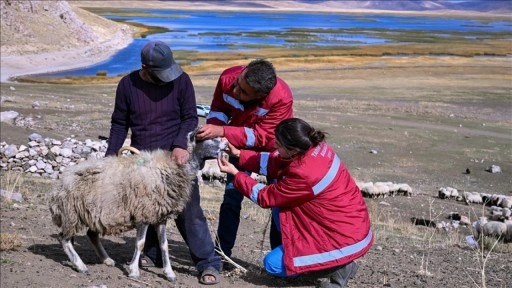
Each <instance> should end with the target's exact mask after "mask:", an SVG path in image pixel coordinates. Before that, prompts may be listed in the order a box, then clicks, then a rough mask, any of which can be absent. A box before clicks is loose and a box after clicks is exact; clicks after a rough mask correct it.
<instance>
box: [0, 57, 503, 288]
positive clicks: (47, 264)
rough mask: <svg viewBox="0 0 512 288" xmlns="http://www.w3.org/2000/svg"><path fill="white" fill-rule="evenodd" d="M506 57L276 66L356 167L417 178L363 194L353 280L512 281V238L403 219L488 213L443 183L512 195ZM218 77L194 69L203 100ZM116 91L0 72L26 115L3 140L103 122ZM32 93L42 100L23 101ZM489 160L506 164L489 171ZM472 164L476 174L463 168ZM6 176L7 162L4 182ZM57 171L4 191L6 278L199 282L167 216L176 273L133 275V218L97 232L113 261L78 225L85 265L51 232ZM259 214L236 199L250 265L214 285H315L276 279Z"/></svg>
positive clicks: (115, 283) (363, 177) (207, 202)
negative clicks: (440, 194)
mask: <svg viewBox="0 0 512 288" xmlns="http://www.w3.org/2000/svg"><path fill="white" fill-rule="evenodd" d="M510 61H511V60H510V58H498V59H494V58H472V59H469V58H468V59H466V58H463V59H461V58H456V57H454V58H450V59H448V58H443V59H441V58H435V57H432V58H429V57H426V58H419V59H418V58H415V59H408V60H407V59H380V58H379V59H377V60H375V61H373V62H372V61H362V62H361V63H364V64H361V65H358V64H351V65H346V66H343V67H332V68H329V69H309V68H307V67H282V66H279V67H277V68H278V72H279V75H280V76H281V77H282V78H283V79H285V80H286V81H287V82H288V84H289V85H290V86H291V87H292V90H293V92H294V97H295V113H296V116H298V117H302V118H304V119H306V120H307V121H309V122H311V123H312V124H313V125H315V126H316V127H317V128H319V129H323V130H325V131H326V132H328V133H329V138H328V141H329V142H330V143H331V144H333V146H334V147H335V148H336V149H337V152H338V153H339V155H340V157H341V159H342V160H343V161H344V162H345V164H346V165H347V167H348V169H349V170H350V171H351V173H352V175H353V176H354V177H355V178H356V179H357V180H359V181H366V182H367V181H373V182H376V181H392V182H395V183H407V184H409V185H410V186H411V187H412V188H413V190H414V196H411V197H403V196H398V197H392V198H384V199H382V198H381V199H366V201H367V204H368V207H369V209H370V213H371V217H372V226H373V230H374V233H375V235H376V238H375V244H374V245H373V247H372V249H371V250H370V251H369V252H368V253H367V254H366V255H365V256H364V257H363V258H360V259H359V260H358V261H357V263H358V264H359V266H360V269H359V272H358V274H357V276H356V278H355V279H353V280H351V281H350V283H349V286H350V287H365V288H366V287H512V272H511V271H512V262H511V261H510V259H512V247H511V246H512V244H501V243H500V244H498V245H497V246H496V247H495V248H494V249H493V250H492V251H491V253H489V254H487V252H485V253H480V252H479V250H473V249H471V248H470V247H469V246H468V245H467V244H466V242H465V236H467V235H470V234H471V228H470V227H460V228H459V229H457V230H454V231H449V232H446V231H443V230H435V229H434V228H427V227H423V226H413V225H412V224H411V223H410V221H409V219H410V217H423V218H428V219H433V220H437V221H441V220H446V219H445V218H446V216H447V215H448V213H449V212H459V213H461V214H463V215H467V216H468V217H470V219H471V221H475V220H476V219H477V218H478V217H479V216H481V215H482V214H483V213H484V210H485V209H483V207H481V206H478V205H473V206H468V205H466V204H462V203H460V202H455V201H454V200H440V199H438V198H437V197H436V195H437V190H438V189H439V188H440V187H446V186H450V187H455V188H457V189H460V190H465V191H477V192H487V193H497V194H505V195H512V191H511V189H512V188H511V187H512V172H511V171H512V156H511V155H512V145H511V143H512V142H511V140H512V125H511V124H512V113H510V112H511V111H512V110H511V108H512V96H511V93H510V92H511V88H512V86H511V83H512V82H511V80H512V76H511V73H510V67H511V65H510V64H511V63H510ZM219 73H220V71H219ZM216 77H217V75H215V74H208V75H202V74H195V75H192V80H193V82H194V84H195V87H196V93H197V98H198V103H205V104H209V102H210V99H211V96H210V95H211V94H212V92H213V88H214V85H215V82H216ZM11 87H12V88H11ZM114 93H115V85H80V86H73V85H47V84H20V83H8V84H5V83H3V84H1V97H2V99H9V101H4V102H3V103H2V107H1V110H2V111H9V110H14V111H17V112H19V113H21V114H22V115H23V116H24V117H31V118H33V119H34V122H35V123H34V125H33V126H32V127H14V126H11V125H7V124H5V123H3V122H2V123H1V127H0V128H1V136H0V141H5V142H7V143H9V144H18V145H19V144H26V143H27V142H28V135H30V134H31V133H32V132H37V133H39V134H41V135H43V137H51V138H55V139H58V140H62V139H64V138H66V137H71V136H72V135H73V137H75V138H77V139H79V140H85V139H87V138H91V139H97V137H98V136H100V135H103V136H105V135H108V131H109V117H110V114H111V112H112V109H113V106H112V103H113V100H114ZM35 101H38V102H39V103H40V106H39V107H38V108H32V103H34V102H35ZM203 121H204V119H202V118H201V119H200V122H201V123H202V122H203ZM371 150H375V151H376V152H377V153H376V154H375V153H370V151H371ZM493 164H494V165H498V166H500V167H501V169H502V171H503V172H502V173H495V174H492V173H489V172H486V171H485V169H486V168H487V167H488V166H490V165H493ZM467 168H469V169H470V170H471V171H472V172H471V174H465V173H464V172H465V171H466V169H467ZM6 184H8V183H7V182H6V177H5V173H4V174H2V188H3V189H5V188H4V187H6ZM53 184H54V182H52V181H51V180H46V179H40V178H33V177H24V178H23V182H22V183H19V185H18V186H17V188H16V190H19V191H20V192H21V193H22V194H23V195H24V196H25V201H24V202H23V203H15V204H12V203H11V204H9V203H2V205H1V218H0V225H1V232H2V233H19V235H21V240H22V241H21V246H20V247H18V248H16V249H14V250H8V251H2V252H1V257H0V258H1V261H0V272H1V278H0V284H1V287H105V286H106V287H200V286H201V285H199V284H198V282H197V275H196V272H195V269H194V267H193V264H192V262H191V259H190V256H189V254H188V250H187V247H186V245H185V244H184V242H183V239H182V238H181V237H180V235H179V233H177V230H176V229H175V226H174V223H169V228H170V229H169V231H170V232H169V234H168V237H169V239H170V252H171V255H172V256H171V258H172V264H173V268H174V270H175V272H176V273H177V276H178V280H177V282H176V283H175V284H171V283H169V282H168V281H166V280H165V278H164V277H163V273H162V271H160V269H153V268H147V269H146V268H144V269H143V270H142V271H141V278H140V281H134V280H131V279H129V278H128V277H127V272H126V265H125V264H126V262H128V261H129V260H130V259H131V254H132V252H133V250H134V243H133V242H134V239H135V238H134V237H135V234H134V232H133V231H132V232H129V233H125V234H122V235H120V236H119V237H113V236H109V237H105V238H104V239H103V244H104V246H105V248H106V250H107V252H108V253H109V254H110V256H111V257H112V258H113V259H114V260H116V262H117V264H116V266H115V267H107V266H105V265H102V264H98V263H97V259H96V256H95V254H94V252H93V250H92V247H91V245H90V244H89V243H87V239H86V237H85V235H82V236H79V237H77V239H76V243H75V247H76V250H77V252H78V253H79V254H80V256H81V257H82V259H83V260H84V262H85V264H86V265H87V266H88V268H89V271H90V274H89V275H82V274H80V273H77V272H76V270H74V269H73V268H72V267H71V266H70V265H69V261H68V260H67V257H66V255H65V254H64V251H63V250H62V248H61V247H60V245H59V243H58V242H57V239H56V234H57V233H58V231H57V229H56V227H55V226H53V224H52V223H51V219H50V213H49V210H48V208H47V206H46V200H47V199H46V196H47V194H48V191H50V189H51V186H52V185H53ZM201 190H202V192H201V193H202V206H203V208H204V210H205V214H206V215H207V218H208V219H209V222H210V227H211V230H212V233H214V232H215V231H216V227H217V216H218V209H219V206H220V202H221V199H222V191H223V190H222V189H221V188H212V187H210V186H208V185H204V186H202V187H201ZM267 220H268V211H266V210H263V209H259V208H258V207H255V206H254V205H252V204H251V202H250V201H248V200H245V201H244V208H243V211H242V219H241V225H240V231H239V233H238V239H237V244H236V247H235V249H234V252H233V255H234V260H235V261H236V262H237V263H239V264H240V265H242V266H243V267H245V268H246V269H247V270H248V272H246V273H241V272H239V271H236V272H231V273H227V272H223V273H222V280H221V283H220V284H219V285H217V287H233V288H234V287H314V286H315V283H314V281H313V280H310V279H303V278H298V279H295V280H284V279H277V278H273V277H271V276H268V275H267V274H266V273H264V271H262V268H261V260H262V258H263V255H264V253H265V252H267V251H268V249H269V244H268V240H267V238H268V233H267V235H265V236H264V231H265V227H266V224H267ZM170 222H172V221H170ZM263 240H264V241H263ZM262 241H263V242H262ZM262 250H263V251H262ZM484 260H487V261H486V263H485V267H484V266H483V265H484V264H483V261H484ZM482 272H483V273H482ZM483 276H485V277H484V278H483ZM101 285H104V286H101Z"/></svg>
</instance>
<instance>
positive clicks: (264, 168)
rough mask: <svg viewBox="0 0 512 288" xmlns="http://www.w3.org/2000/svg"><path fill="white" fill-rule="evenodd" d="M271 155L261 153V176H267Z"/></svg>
mask: <svg viewBox="0 0 512 288" xmlns="http://www.w3.org/2000/svg"><path fill="white" fill-rule="evenodd" d="M269 156H270V153H268V152H261V153H260V174H261V175H265V176H267V172H268V171H267V166H268V157H269Z"/></svg>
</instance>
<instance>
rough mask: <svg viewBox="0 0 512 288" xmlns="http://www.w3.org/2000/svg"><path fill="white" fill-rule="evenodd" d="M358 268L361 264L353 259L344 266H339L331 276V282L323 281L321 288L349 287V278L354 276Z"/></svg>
mask: <svg viewBox="0 0 512 288" xmlns="http://www.w3.org/2000/svg"><path fill="white" fill-rule="evenodd" d="M357 269H359V266H358V265H357V264H356V262H354V261H352V262H350V263H348V264H346V265H344V266H341V267H338V269H336V271H334V272H333V273H332V274H331V275H330V276H329V282H324V283H321V285H320V287H321V288H343V287H347V284H348V280H350V279H352V278H354V276H356V273H357Z"/></svg>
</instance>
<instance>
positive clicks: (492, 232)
mask: <svg viewBox="0 0 512 288" xmlns="http://www.w3.org/2000/svg"><path fill="white" fill-rule="evenodd" d="M438 197H439V198H440V199H453V200H456V201H460V202H465V203H466V204H468V205H469V204H479V205H485V206H488V207H489V209H488V213H489V216H482V217H480V218H479V219H478V220H477V221H476V222H475V223H473V226H474V228H475V234H476V235H475V236H477V238H478V237H480V236H482V235H483V236H491V237H496V238H498V239H502V240H503V241H504V242H512V212H511V211H512V196H506V195H501V194H490V193H479V192H467V191H463V192H460V193H459V191H458V190H457V189H455V188H453V187H441V188H439V190H438Z"/></svg>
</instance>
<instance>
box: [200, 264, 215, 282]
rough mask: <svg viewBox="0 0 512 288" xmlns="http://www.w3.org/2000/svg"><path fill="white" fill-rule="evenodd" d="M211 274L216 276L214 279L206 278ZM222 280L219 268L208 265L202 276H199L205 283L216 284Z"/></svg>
mask: <svg viewBox="0 0 512 288" xmlns="http://www.w3.org/2000/svg"><path fill="white" fill-rule="evenodd" d="M207 276H210V277H213V278H215V280H213V281H208V280H206V279H205V277H207ZM219 282H220V273H219V271H217V269H215V268H213V267H211V266H210V267H208V268H206V269H204V270H203V272H201V276H200V277H199V283H201V284H203V285H215V284H217V283H219Z"/></svg>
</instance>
